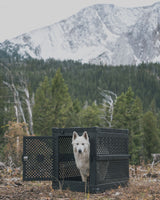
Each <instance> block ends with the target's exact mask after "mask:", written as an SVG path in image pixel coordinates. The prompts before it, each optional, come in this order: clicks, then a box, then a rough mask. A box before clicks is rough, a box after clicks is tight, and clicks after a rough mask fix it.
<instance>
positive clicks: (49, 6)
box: [0, 0, 158, 42]
mask: <svg viewBox="0 0 160 200" xmlns="http://www.w3.org/2000/svg"><path fill="white" fill-rule="evenodd" d="M155 2H158V1H157V0H0V42H3V41H4V40H5V39H11V38H13V37H15V36H18V35H20V34H22V33H26V32H29V31H31V30H34V29H37V28H40V27H43V26H46V25H51V24H53V23H55V22H58V21H60V20H62V19H65V18H67V17H69V16H71V15H73V14H75V13H76V12H78V11H79V10H80V9H82V8H84V7H87V6H90V5H93V4H100V3H104V4H115V5H118V6H121V7H138V6H146V5H151V4H153V3H155Z"/></svg>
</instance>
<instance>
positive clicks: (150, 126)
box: [143, 111, 160, 161]
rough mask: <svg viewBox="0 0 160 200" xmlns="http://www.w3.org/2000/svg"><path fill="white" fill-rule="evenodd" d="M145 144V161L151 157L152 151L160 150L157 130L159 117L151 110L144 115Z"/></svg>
mask: <svg viewBox="0 0 160 200" xmlns="http://www.w3.org/2000/svg"><path fill="white" fill-rule="evenodd" d="M143 132H144V139H143V146H144V156H145V161H147V160H148V159H151V154H152V153H157V152H159V149H160V138H159V135H158V130H157V118H156V116H154V115H153V113H152V112H151V111H148V112H146V113H145V114H144V117H143Z"/></svg>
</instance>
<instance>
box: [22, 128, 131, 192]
mask: <svg viewBox="0 0 160 200" xmlns="http://www.w3.org/2000/svg"><path fill="white" fill-rule="evenodd" d="M73 131H76V132H77V133H78V134H79V135H82V134H83V132H84V131H87V133H88V135H89V141H90V176H89V182H88V184H87V185H88V187H87V188H88V192H90V193H99V192H103V191H105V190H106V189H110V188H117V187H118V186H125V185H127V184H128V181H129V159H130V155H129V154H128V130H123V129H111V128H98V127H91V128H80V127H74V128H53V129H52V136H24V138H23V156H22V161H23V180H24V181H32V180H34V181H36V180H37V181H45V180H49V181H52V187H53V189H59V187H60V185H61V187H62V189H70V190H72V191H78V192H84V191H85V183H84V182H82V180H81V177H80V173H79V171H78V169H77V168H76V164H75V160H74V155H73V147H72V144H71V143H72V135H73ZM45 162H46V163H47V164H46V163H45ZM118 171H120V172H118Z"/></svg>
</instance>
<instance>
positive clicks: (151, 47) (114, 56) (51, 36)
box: [0, 3, 160, 66]
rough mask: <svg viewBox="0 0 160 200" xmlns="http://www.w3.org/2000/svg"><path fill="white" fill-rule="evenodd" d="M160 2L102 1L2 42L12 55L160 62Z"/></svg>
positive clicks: (110, 62)
mask: <svg viewBox="0 0 160 200" xmlns="http://www.w3.org/2000/svg"><path fill="white" fill-rule="evenodd" d="M159 21H160V3H157V4H154V5H152V6H148V7H140V8H121V7H117V6H113V5H107V4H99V5H93V6H90V7H87V8H85V9H83V10H81V11H80V12H78V13H77V14H75V15H73V16H71V17H69V18H68V19H66V20H63V21H60V22H58V23H55V24H52V25H50V26H47V27H43V28H40V29H38V30H34V31H31V32H29V33H24V34H23V35H20V36H17V37H15V38H13V39H11V40H6V41H5V42H3V43H2V44H0V49H1V50H4V51H5V52H7V53H8V54H9V55H12V56H13V57H19V56H20V57H22V58H28V57H32V58H37V59H48V58H54V59H58V60H70V59H71V60H74V61H81V62H83V63H92V64H103V65H105V64H107V65H114V66H118V65H138V64H139V63H142V62H144V63H149V62H160V56H159V52H160V24H159Z"/></svg>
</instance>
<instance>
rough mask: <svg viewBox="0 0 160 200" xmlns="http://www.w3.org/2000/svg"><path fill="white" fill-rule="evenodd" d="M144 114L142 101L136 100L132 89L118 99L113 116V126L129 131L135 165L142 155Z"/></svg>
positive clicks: (130, 151) (130, 147) (130, 148)
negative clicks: (142, 120)
mask: <svg viewBox="0 0 160 200" xmlns="http://www.w3.org/2000/svg"><path fill="white" fill-rule="evenodd" d="M142 113H143V110H142V103H141V100H140V99H139V98H136V99H135V98H134V93H133V91H132V89H131V88H129V89H128V91H127V92H126V93H125V94H124V93H122V94H121V95H120V96H119V97H118V98H117V102H116V104H115V108H114V114H113V126H114V127H115V128H122V129H128V130H129V153H130V154H131V156H132V162H134V164H137V163H138V162H139V157H140V155H141V153H142V141H141V135H142V130H141V126H142V125H141V124H142V122H141V119H142Z"/></svg>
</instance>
